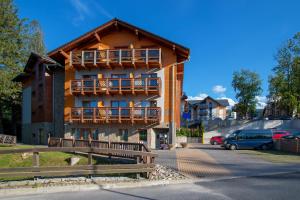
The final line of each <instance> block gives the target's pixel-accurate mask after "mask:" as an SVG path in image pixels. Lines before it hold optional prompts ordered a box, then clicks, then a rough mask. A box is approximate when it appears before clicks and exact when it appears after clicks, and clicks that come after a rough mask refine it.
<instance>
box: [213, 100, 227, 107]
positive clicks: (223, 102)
mask: <svg viewBox="0 0 300 200" xmlns="http://www.w3.org/2000/svg"><path fill="white" fill-rule="evenodd" d="M216 101H217V102H219V104H221V105H222V106H225V107H227V106H230V105H229V102H228V100H227V99H216Z"/></svg>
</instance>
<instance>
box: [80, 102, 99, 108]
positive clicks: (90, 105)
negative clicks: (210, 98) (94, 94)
mask: <svg viewBox="0 0 300 200" xmlns="http://www.w3.org/2000/svg"><path fill="white" fill-rule="evenodd" d="M97 106H98V102H97V101H82V107H84V108H95V107H97Z"/></svg>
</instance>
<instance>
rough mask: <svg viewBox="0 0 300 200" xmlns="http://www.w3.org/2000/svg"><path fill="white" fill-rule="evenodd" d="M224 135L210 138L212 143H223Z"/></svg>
mask: <svg viewBox="0 0 300 200" xmlns="http://www.w3.org/2000/svg"><path fill="white" fill-rule="evenodd" d="M223 140H224V137H223V136H214V137H212V138H210V144H212V145H217V144H223Z"/></svg>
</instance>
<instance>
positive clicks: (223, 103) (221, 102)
mask: <svg viewBox="0 0 300 200" xmlns="http://www.w3.org/2000/svg"><path fill="white" fill-rule="evenodd" d="M206 99H211V100H212V101H214V102H215V103H217V104H218V105H220V106H224V107H227V106H229V102H228V100H227V99H214V98H212V97H210V96H207V97H205V98H204V99H199V100H189V101H188V103H189V104H190V105H192V106H193V105H196V104H200V103H201V102H204V101H206Z"/></svg>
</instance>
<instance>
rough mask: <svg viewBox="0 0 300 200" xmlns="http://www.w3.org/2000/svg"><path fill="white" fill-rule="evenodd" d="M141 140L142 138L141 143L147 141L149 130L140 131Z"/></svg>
mask: <svg viewBox="0 0 300 200" xmlns="http://www.w3.org/2000/svg"><path fill="white" fill-rule="evenodd" d="M139 138H140V141H147V130H140V131H139Z"/></svg>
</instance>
